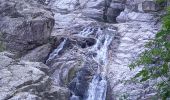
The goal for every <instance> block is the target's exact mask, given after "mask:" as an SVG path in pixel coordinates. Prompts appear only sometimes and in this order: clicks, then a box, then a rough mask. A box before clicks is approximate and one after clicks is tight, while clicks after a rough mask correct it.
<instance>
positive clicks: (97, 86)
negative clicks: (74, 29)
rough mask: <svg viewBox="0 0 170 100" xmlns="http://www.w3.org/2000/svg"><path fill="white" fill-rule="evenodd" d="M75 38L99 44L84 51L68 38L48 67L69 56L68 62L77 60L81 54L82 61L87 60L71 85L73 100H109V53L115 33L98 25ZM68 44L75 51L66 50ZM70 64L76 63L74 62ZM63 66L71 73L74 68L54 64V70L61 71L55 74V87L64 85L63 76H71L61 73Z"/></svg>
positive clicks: (62, 43) (69, 86)
mask: <svg viewBox="0 0 170 100" xmlns="http://www.w3.org/2000/svg"><path fill="white" fill-rule="evenodd" d="M113 30H114V29H113ZM74 35H76V36H75V37H77V38H80V39H82V40H83V39H87V40H88V39H93V40H95V43H94V44H93V45H91V46H89V47H88V46H85V48H82V47H81V46H79V45H77V44H78V43H77V42H75V41H74V40H73V39H72V38H71V37H70V38H68V39H67V38H65V39H64V40H63V41H62V42H61V43H60V45H59V46H58V47H57V48H56V49H55V50H54V51H53V52H52V53H51V54H50V56H49V58H48V60H47V63H51V62H52V63H54V62H57V61H59V60H57V59H59V58H60V57H61V56H63V55H65V54H66V55H65V59H69V57H75V58H76V57H77V56H76V53H78V55H81V58H82V59H83V60H81V62H83V64H82V65H81V67H80V69H79V70H78V71H77V72H76V74H75V76H74V78H73V79H71V81H70V82H69V84H68V88H69V89H70V91H71V93H72V96H71V97H70V100H105V99H106V92H107V80H106V68H107V65H108V61H109V57H108V50H109V46H110V44H111V43H112V40H113V38H114V35H115V31H114V32H113V31H112V30H111V29H109V28H108V27H106V26H105V27H104V28H103V27H102V26H95V25H94V26H92V27H90V26H88V27H86V28H85V29H83V30H82V31H81V32H79V34H74ZM73 37H74V36H73ZM67 40H68V42H69V44H71V45H74V46H71V47H72V48H68V47H66V44H67V43H66V42H67ZM71 41H73V42H71ZM82 43H84V42H82ZM86 43H87V42H86ZM64 48H65V51H64V52H65V53H64V54H61V55H60V56H59V54H60V52H61V51H62V50H64ZM75 49H80V50H82V52H83V53H82V54H79V52H77V51H76V50H75ZM74 50H75V51H74ZM72 52H73V53H74V54H75V55H74V54H73V55H71V56H70V55H69V54H70V53H72ZM77 59H78V58H77ZM60 60H61V59H60ZM79 60H80V59H79ZM68 61H69V60H68ZM70 61H71V62H74V61H72V60H70ZM66 63H67V62H66ZM61 64H62V65H63V66H64V67H63V68H65V69H69V67H70V66H67V65H65V64H64V63H62V62H61V63H60V64H59V67H57V64H53V65H54V66H53V67H54V68H55V67H56V68H58V69H54V73H53V75H52V79H53V81H54V84H56V85H60V82H61V81H60V79H61V77H62V75H66V74H67V71H65V72H64V71H60V70H62V69H60V66H61ZM53 67H51V68H53ZM61 68H62V67H61ZM70 68H71V67H70ZM52 70H53V69H52ZM60 72H64V73H65V74H62V73H60ZM55 82H56V83H55ZM62 82H63V81H62ZM61 84H62V83H61Z"/></svg>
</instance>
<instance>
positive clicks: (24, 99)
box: [8, 92, 42, 100]
mask: <svg viewBox="0 0 170 100" xmlns="http://www.w3.org/2000/svg"><path fill="white" fill-rule="evenodd" d="M8 100H42V98H40V97H38V96H37V95H34V94H31V93H29V92H21V93H17V94H15V96H14V97H12V98H10V99H8Z"/></svg>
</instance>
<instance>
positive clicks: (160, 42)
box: [129, 0, 170, 100]
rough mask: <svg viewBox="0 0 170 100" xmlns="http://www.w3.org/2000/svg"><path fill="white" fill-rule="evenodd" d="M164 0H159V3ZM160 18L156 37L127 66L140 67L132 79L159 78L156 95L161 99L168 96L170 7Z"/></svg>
mask: <svg viewBox="0 0 170 100" xmlns="http://www.w3.org/2000/svg"><path fill="white" fill-rule="evenodd" d="M164 1H165V0H159V3H162V2H164ZM166 9H167V14H166V15H165V16H164V17H163V18H162V25H163V26H162V29H161V30H160V32H158V33H157V34H156V38H155V39H154V40H152V41H150V42H148V43H147V44H146V45H145V47H146V50H145V51H144V52H143V53H141V55H140V57H139V58H138V59H137V60H136V61H135V62H133V63H132V64H131V65H130V66H129V67H130V68H131V69H134V68H135V67H142V70H141V71H140V72H139V73H137V74H136V76H135V77H134V79H136V80H139V81H140V82H144V81H147V80H152V79H159V80H160V81H159V82H158V83H157V89H158V91H159V93H158V95H159V96H160V97H161V98H162V100H166V99H167V98H170V7H167V8H166Z"/></svg>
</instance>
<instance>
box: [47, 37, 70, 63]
mask: <svg viewBox="0 0 170 100" xmlns="http://www.w3.org/2000/svg"><path fill="white" fill-rule="evenodd" d="M66 41H67V39H64V41H62V42H61V43H60V45H59V46H58V47H57V48H56V49H55V50H54V51H53V52H52V53H51V54H50V56H49V58H48V59H47V60H46V63H47V62H49V61H51V60H53V59H54V58H55V57H57V56H58V54H59V52H60V51H61V50H62V49H63V47H64V45H65V43H66Z"/></svg>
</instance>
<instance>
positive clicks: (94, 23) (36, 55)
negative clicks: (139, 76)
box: [0, 0, 159, 100]
mask: <svg viewBox="0 0 170 100" xmlns="http://www.w3.org/2000/svg"><path fill="white" fill-rule="evenodd" d="M45 5H48V6H49V7H47V6H45ZM49 8H50V9H51V11H49ZM158 11H159V6H158V5H157V4H156V3H155V1H154V0H20V1H18V0H0V36H1V38H0V40H1V41H3V43H4V45H6V48H7V50H10V51H14V52H18V53H19V54H21V55H22V57H21V58H19V59H17V60H16V59H14V58H16V57H15V55H14V54H11V53H8V52H2V53H0V73H1V74H0V99H2V100H8V99H9V100H17V99H24V100H68V99H71V100H82V99H83V100H84V99H85V100H95V99H96V98H97V100H98V99H99V100H105V99H106V98H107V100H119V99H128V100H138V99H140V100H146V99H148V100H150V99H151V98H152V97H155V94H156V92H155V90H154V87H152V85H153V84H154V83H155V82H154V81H148V82H146V83H141V84H139V83H135V82H131V81H129V80H130V79H131V77H133V76H134V74H135V73H137V72H138V71H139V70H140V69H135V71H130V70H129V68H128V65H129V64H130V63H131V62H132V61H133V60H134V59H135V58H137V57H138V55H139V54H140V53H141V52H142V51H143V50H144V44H145V43H146V42H147V41H148V40H149V39H152V38H154V34H155V33H156V32H158V31H159V27H158V26H159V23H156V22H157V13H158ZM52 12H53V14H54V19H55V22H54V19H53V14H52ZM53 26H54V28H53ZM52 28H53V29H52ZM51 32H52V34H51ZM51 36H52V37H53V38H54V39H53V40H52V42H53V43H51V40H50V41H48V40H49V38H50V37H51ZM52 49H54V50H52ZM23 54H24V55H23ZM43 63H45V64H46V65H45V64H43ZM106 87H107V88H106ZM90 88H91V89H90ZM106 90H107V95H106Z"/></svg>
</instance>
